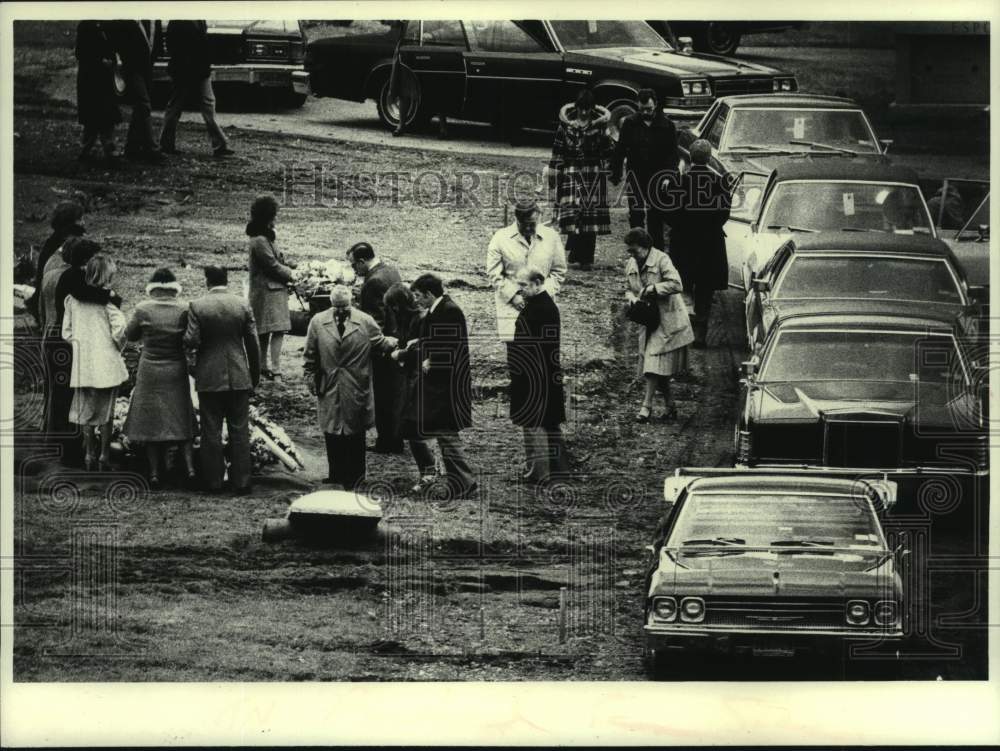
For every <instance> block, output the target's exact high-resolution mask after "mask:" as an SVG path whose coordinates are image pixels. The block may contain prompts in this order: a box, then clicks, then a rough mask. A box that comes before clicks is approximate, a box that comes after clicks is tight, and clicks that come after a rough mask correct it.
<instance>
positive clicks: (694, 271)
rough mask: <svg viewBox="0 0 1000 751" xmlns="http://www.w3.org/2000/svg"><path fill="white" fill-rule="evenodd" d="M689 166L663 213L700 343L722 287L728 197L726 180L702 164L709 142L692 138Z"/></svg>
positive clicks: (726, 266) (697, 345) (726, 276)
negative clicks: (688, 296) (692, 306)
mask: <svg viewBox="0 0 1000 751" xmlns="http://www.w3.org/2000/svg"><path fill="white" fill-rule="evenodd" d="M690 153H691V168H690V169H689V170H688V171H687V172H685V173H684V174H683V175H682V176H681V179H680V182H679V185H678V186H677V188H676V192H674V190H671V192H672V193H674V195H673V196H672V199H673V200H672V201H671V202H670V203H671V205H672V206H674V207H675V208H673V209H672V210H671V211H669V212H668V214H667V221H668V222H669V223H670V259H671V260H672V261H673V262H674V265H675V266H676V267H677V271H678V272H679V273H680V275H681V280H682V281H683V283H684V291H685V292H687V293H689V294H691V295H692V296H693V297H694V344H693V345H692V346H693V347H695V348H696V349H703V348H704V347H705V346H706V343H705V340H706V338H707V336H708V319H709V315H710V314H711V311H712V298H713V297H714V295H715V291H716V290H723V289H726V287H727V286H728V284H727V283H728V281H729V263H728V261H727V260H726V233H725V232H724V231H723V227H724V226H725V224H726V222H727V221H729V209H730V207H731V205H732V198H731V195H730V192H729V190H728V189H727V187H726V182H725V180H724V179H723V177H722V176H721V175H719V173H718V172H716V171H715V170H713V169H712V168H711V167H709V166H708V160H709V158H710V157H711V156H712V145H711V144H710V143H709V142H708V141H706V140H704V139H698V140H697V141H695V142H694V143H692V144H691V147H690Z"/></svg>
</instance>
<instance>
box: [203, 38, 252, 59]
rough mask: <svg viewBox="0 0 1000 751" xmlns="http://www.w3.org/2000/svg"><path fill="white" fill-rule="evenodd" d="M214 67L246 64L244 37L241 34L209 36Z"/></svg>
mask: <svg viewBox="0 0 1000 751" xmlns="http://www.w3.org/2000/svg"><path fill="white" fill-rule="evenodd" d="M208 47H209V53H208V54H209V56H210V59H211V61H212V65H236V64H238V63H242V62H244V58H245V55H244V52H243V37H242V36H241V35H239V34H209V35H208Z"/></svg>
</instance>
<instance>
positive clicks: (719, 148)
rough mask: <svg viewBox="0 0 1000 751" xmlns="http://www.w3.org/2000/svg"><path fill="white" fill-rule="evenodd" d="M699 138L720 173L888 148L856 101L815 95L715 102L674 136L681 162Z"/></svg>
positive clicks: (745, 97) (876, 153)
mask: <svg viewBox="0 0 1000 751" xmlns="http://www.w3.org/2000/svg"><path fill="white" fill-rule="evenodd" d="M698 138H704V139H705V140H707V141H708V142H709V143H710V144H712V161H711V166H712V167H713V168H714V169H715V170H717V171H718V172H720V173H723V174H724V173H726V172H731V173H738V172H741V171H743V170H754V171H761V170H770V169H773V168H774V167H776V166H777V165H778V164H780V163H781V162H782V161H784V160H786V159H787V158H788V157H790V156H797V155H802V154H808V155H811V156H816V157H821V156H828V157H837V156H845V155H846V156H852V157H866V156H868V157H878V156H881V155H882V154H884V153H885V151H886V150H887V149H888V146H889V144H891V141H888V140H879V139H878V138H877V137H876V135H875V131H874V129H873V128H872V125H871V122H869V120H868V116H867V115H866V114H865V112H864V110H862V109H861V107H859V106H858V104H857V103H856V102H854V101H853V100H851V99H845V98H843V97H835V96H821V95H818V94H770V95H765V96H761V95H757V94H740V95H736V96H727V97H720V98H719V99H717V100H716V101H715V103H714V104H713V105H712V106H711V107H710V108H709V110H708V112H706V113H705V116H704V117H702V119H701V120H700V121H699V122H698V123H697V124H696V125H694V126H692V127H689V128H687V127H685V128H681V129H680V130H679V131H678V134H677V146H678V149H679V150H680V154H681V158H682V159H684V160H685V161H686V160H687V159H688V147H689V146H690V145H691V143H692V142H693V141H695V140H696V139H698Z"/></svg>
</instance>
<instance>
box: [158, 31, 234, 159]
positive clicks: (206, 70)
mask: <svg viewBox="0 0 1000 751" xmlns="http://www.w3.org/2000/svg"><path fill="white" fill-rule="evenodd" d="M166 47H167V53H168V54H169V55H170V62H169V63H167V72H168V73H169V74H170V81H171V83H172V84H173V92H172V93H171V95H170V100H169V101H168V102H167V109H166V110H165V111H164V113H163V129H162V130H161V131H160V151H162V152H163V153H164V154H177V153H180V152H178V150H177V123H178V122H180V119H181V113H182V112H183V111H184V106H185V104H186V103H188V102H193V101H197V102H198V107H199V109H200V110H201V117H202V119H203V120H204V121H205V128H206V129H207V130H208V140H209V142H210V143H211V144H212V153H213V154H214V155H215V156H229V155H231V154H233V153H234V152H233V150H232V149H231V148H229V141H228V140H227V139H226V134H225V133H223V132H222V128H220V127H219V123H218V122H216V120H215V92H214V91H213V90H212V62H211V54H210V52H209V48H208V24H207V23H206V22H205V21H171V22H170V23H168V24H167V32H166Z"/></svg>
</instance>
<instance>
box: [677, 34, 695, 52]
mask: <svg viewBox="0 0 1000 751" xmlns="http://www.w3.org/2000/svg"><path fill="white" fill-rule="evenodd" d="M677 44H679V45H680V46H681V48H680V50H679V52H683V53H684V54H685V55H690V54H691V53H692V52H694V40H693V39H692V38H691V37H677Z"/></svg>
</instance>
